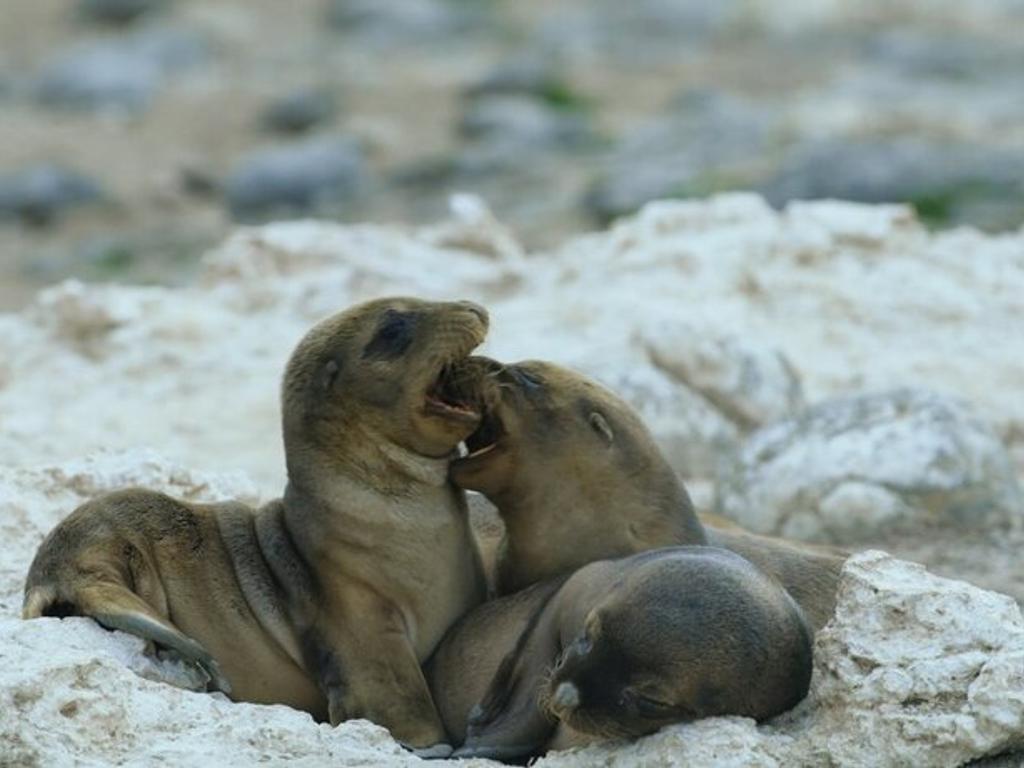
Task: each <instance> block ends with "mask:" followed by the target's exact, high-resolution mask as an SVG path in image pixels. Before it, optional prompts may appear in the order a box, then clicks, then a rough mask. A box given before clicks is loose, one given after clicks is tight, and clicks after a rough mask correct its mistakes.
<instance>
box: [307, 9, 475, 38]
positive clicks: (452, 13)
mask: <svg viewBox="0 0 1024 768" xmlns="http://www.w3.org/2000/svg"><path fill="white" fill-rule="evenodd" d="M477 10H478V9H475V8H474V7H473V6H472V5H471V4H470V3H448V2H443V0H389V1H388V2H379V0H331V2H330V3H328V6H327V21H328V23H329V24H330V25H331V26H332V27H334V28H335V29H337V30H339V31H342V32H347V33H352V36H353V38H354V39H358V40H360V41H368V42H370V43H376V44H389V43H412V44H415V43H418V42H424V43H430V42H436V41H437V40H439V39H445V38H450V37H453V36H456V35H459V34H461V33H464V32H466V31H468V30H469V29H470V28H471V27H472V26H473V25H474V17H475V16H476V15H478V12H477Z"/></svg>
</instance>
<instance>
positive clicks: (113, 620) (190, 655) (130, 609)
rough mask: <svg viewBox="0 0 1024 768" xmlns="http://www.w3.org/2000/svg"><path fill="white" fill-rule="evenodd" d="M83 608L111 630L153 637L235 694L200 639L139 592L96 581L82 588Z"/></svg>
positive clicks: (221, 688) (80, 602)
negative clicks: (163, 615) (160, 612)
mask: <svg viewBox="0 0 1024 768" xmlns="http://www.w3.org/2000/svg"><path fill="white" fill-rule="evenodd" d="M76 598H77V599H76V603H77V605H78V608H79V610H80V611H81V612H82V614H83V615H85V616H90V617H92V618H93V619H95V620H96V621H98V622H99V623H100V624H102V625H103V626H105V627H107V628H108V629H119V630H121V631H122V632H127V633H129V634H132V635H135V636H136V637H141V638H143V639H144V640H151V641H153V642H154V643H158V644H160V645H162V646H164V647H166V648H169V649H170V650H172V651H174V652H175V653H177V654H178V655H180V656H181V657H182V658H183V659H184V660H185V661H186V662H189V663H192V664H195V665H196V666H198V667H199V668H200V669H201V670H202V671H203V672H204V673H205V674H206V675H207V677H209V679H210V683H211V684H212V685H213V687H214V688H215V689H216V690H219V691H222V692H224V693H226V694H230V693H231V685H230V684H229V683H228V681H227V679H226V678H225V677H224V675H223V673H222V672H221V670H220V665H219V664H217V661H216V659H214V658H213V656H211V655H210V654H209V652H208V651H207V650H206V649H205V648H203V646H202V645H200V644H199V643H198V642H196V641H195V640H193V639H192V638H190V637H189V636H188V635H186V634H184V633H183V632H181V631H180V630H179V629H178V628H177V627H175V626H174V625H173V624H171V623H170V622H168V621H166V620H165V619H163V618H161V617H160V616H157V615H156V614H155V613H154V612H153V610H152V608H150V606H149V605H148V604H147V603H146V602H145V601H144V600H143V599H142V598H140V597H139V596H138V595H136V594H135V593H134V592H132V591H130V590H129V589H127V588H126V587H122V586H120V585H117V584H93V585H89V586H87V587H82V588H80V589H79V590H78V592H77V595H76Z"/></svg>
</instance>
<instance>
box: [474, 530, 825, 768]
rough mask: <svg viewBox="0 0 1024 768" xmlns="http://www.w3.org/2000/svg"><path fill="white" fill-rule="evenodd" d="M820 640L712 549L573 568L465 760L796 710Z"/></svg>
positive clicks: (504, 672)
mask: <svg viewBox="0 0 1024 768" xmlns="http://www.w3.org/2000/svg"><path fill="white" fill-rule="evenodd" d="M812 637H813V633H812V631H811V629H810V627H809V626H808V624H807V622H806V620H805V618H804V616H803V612H802V611H801V610H800V608H799V606H798V605H797V604H796V602H795V601H794V600H793V599H792V598H791V597H790V596H789V594H788V593H787V592H786V591H785V590H784V589H782V587H781V586H779V584H778V582H776V581H775V580H774V579H772V578H771V577H769V576H766V575H765V574H764V573H762V572H761V571H760V570H759V569H757V568H755V567H754V566H753V565H751V564H750V563H749V562H748V561H747V560H745V559H743V558H742V557H740V556H738V555H736V554H734V553H732V552H729V551H727V550H723V549H718V548H714V547H674V548H668V549H660V550H656V551H653V552H644V553H641V554H638V555H633V556H632V557H628V558H624V559H621V560H605V561H600V562H596V563H591V564H590V565H587V566H584V567H583V568H581V569H580V570H578V571H576V573H574V574H573V575H572V576H571V577H570V578H569V579H568V580H567V581H565V583H564V586H562V587H561V588H560V589H558V591H557V592H555V593H554V595H553V596H551V597H550V598H549V599H547V600H542V601H540V602H539V610H537V612H536V613H535V614H534V616H533V617H532V619H531V623H530V626H529V627H528V629H527V630H526V631H525V632H524V633H523V635H522V637H521V639H520V641H519V642H518V643H517V647H516V649H515V651H514V652H513V653H512V654H511V655H510V656H509V657H508V658H507V659H506V660H505V661H504V662H502V665H501V667H500V669H499V670H498V673H497V675H496V676H495V680H494V681H493V682H492V684H491V686H490V689H489V690H488V693H487V696H486V697H485V699H484V701H483V703H482V705H481V706H480V708H478V711H477V712H476V713H475V715H474V717H473V721H472V723H471V725H470V729H469V736H468V738H467V740H466V743H465V744H464V746H463V747H462V748H460V749H459V750H458V751H457V752H456V755H457V756H460V757H491V758H499V759H509V758H520V757H524V756H528V755H534V754H537V753H538V752H541V751H543V750H544V748H545V747H546V745H547V744H548V743H549V741H550V740H551V739H552V737H553V736H554V734H555V730H556V727H557V726H558V723H563V724H564V725H566V726H568V727H569V728H571V729H573V730H574V731H576V732H578V733H581V734H586V735H590V736H596V737H600V738H625V737H635V736H643V735H645V734H648V733H653V732H654V731H656V730H658V729H659V728H661V727H662V726H665V725H668V724H670V723H676V722H685V721H690V720H696V719H698V718H702V717H712V716H715V715H726V714H729V715H740V716H745V717H752V718H756V719H758V720H763V719H767V718H769V717H774V716H775V715H778V714H781V713H782V712H784V711H786V710H787V709H790V708H791V707H793V706H795V705H796V704H797V703H798V702H799V701H800V700H801V699H803V698H804V696H806V695H807V689H808V686H809V685H810V680H811V669H812V644H813V640H812Z"/></svg>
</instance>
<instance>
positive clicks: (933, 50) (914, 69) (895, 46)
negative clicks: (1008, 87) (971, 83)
mask: <svg viewBox="0 0 1024 768" xmlns="http://www.w3.org/2000/svg"><path fill="white" fill-rule="evenodd" d="M863 55H864V60H865V63H866V64H868V65H869V66H872V67H879V66H881V67H884V68H885V69H887V70H890V71H894V72H897V73H899V74H900V75H903V76H907V77H912V78H926V79H939V80H977V79H980V78H982V77H985V76H986V75H988V74H990V73H994V72H997V71H999V70H1005V69H1008V68H1010V67H1017V68H1019V67H1020V66H1021V65H1022V64H1024V52H1022V51H1021V50H1020V46H1016V47H1014V48H1010V47H1007V46H1003V45H1000V44H999V43H998V42H996V41H994V40H992V39H984V38H981V37H977V38H975V37H966V36H963V35H960V36H956V35H950V34H948V33H944V34H941V35H937V34H935V33H933V32H928V31H927V30H922V29H913V28H908V27H904V28H896V29H884V30H882V31H880V32H879V33H878V34H876V35H874V36H872V37H871V38H869V39H868V40H867V41H866V42H865V44H864V46H863Z"/></svg>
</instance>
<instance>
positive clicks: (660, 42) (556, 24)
mask: <svg viewBox="0 0 1024 768" xmlns="http://www.w3.org/2000/svg"><path fill="white" fill-rule="evenodd" d="M741 5H742V2H741V0H719V2H713V3H709V2H706V1H705V0H631V1H630V2H622V0H597V1H596V2H591V3H584V4H578V5H577V6H576V7H575V8H572V9H567V10H566V11H564V12H562V13H556V14H550V15H549V16H548V17H547V18H546V19H545V21H544V23H543V24H542V26H541V27H540V29H539V30H538V31H537V33H536V36H537V38H538V39H539V41H540V42H541V43H542V44H544V45H545V46H546V47H547V48H549V49H551V50H552V51H558V52H562V53H568V54H570V55H579V54H582V55H587V56H590V57H595V58H596V57H601V58H605V57H608V56H611V57H614V58H615V60H616V63H622V64H625V65H626V66H635V67H643V66H646V65H650V64H656V63H660V62H664V61H665V60H666V59H670V58H674V59H676V60H678V58H679V55H680V49H682V48H693V47H699V46H704V45H707V44H708V42H709V41H711V40H713V39H714V38H715V37H716V36H717V35H719V34H721V33H723V32H725V31H727V30H728V29H729V27H730V26H732V24H733V23H734V20H735V19H736V18H737V15H738V14H737V11H740V12H742V10H741V9H740V6H741Z"/></svg>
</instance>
